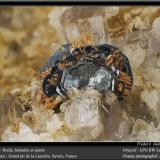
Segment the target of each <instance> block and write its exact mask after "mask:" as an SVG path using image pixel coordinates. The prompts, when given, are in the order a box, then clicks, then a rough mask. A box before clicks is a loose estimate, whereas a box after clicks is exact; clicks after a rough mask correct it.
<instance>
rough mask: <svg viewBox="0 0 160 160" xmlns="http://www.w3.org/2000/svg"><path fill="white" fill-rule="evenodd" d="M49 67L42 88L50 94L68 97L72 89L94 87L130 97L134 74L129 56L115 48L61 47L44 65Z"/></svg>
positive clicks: (102, 46)
mask: <svg viewBox="0 0 160 160" xmlns="http://www.w3.org/2000/svg"><path fill="white" fill-rule="evenodd" d="M49 69H50V72H49V74H47V75H46V76H45V77H44V79H43V91H44V94H45V95H46V96H48V97H51V96H58V95H60V96H67V90H68V89H70V88H73V87H75V88H77V89H81V88H84V87H93V88H95V89H97V90H98V91H100V92H102V91H103V90H107V89H109V90H111V91H112V92H114V93H115V94H116V95H117V96H118V97H123V96H127V95H128V94H129V92H130V91H131V88H132V83H133V76H132V71H131V67H130V64H129V61H128V58H127V57H126V56H125V55H124V54H123V53H122V52H121V51H119V50H118V49H117V48H116V47H114V46H111V45H108V44H102V45H94V46H91V45H87V46H84V47H81V48H76V49H74V50H73V51H71V50H70V44H66V45H64V46H62V47H61V48H60V49H59V50H58V51H57V52H56V53H54V54H53V56H52V57H50V59H49V60H48V62H47V64H46V65H45V66H44V68H43V71H47V70H49Z"/></svg>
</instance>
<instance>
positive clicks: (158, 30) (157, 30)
mask: <svg viewBox="0 0 160 160" xmlns="http://www.w3.org/2000/svg"><path fill="white" fill-rule="evenodd" d="M151 31H152V34H153V35H154V36H155V37H156V38H157V40H159V41H160V17H159V18H156V19H155V21H154V22H153V25H152V30H151Z"/></svg>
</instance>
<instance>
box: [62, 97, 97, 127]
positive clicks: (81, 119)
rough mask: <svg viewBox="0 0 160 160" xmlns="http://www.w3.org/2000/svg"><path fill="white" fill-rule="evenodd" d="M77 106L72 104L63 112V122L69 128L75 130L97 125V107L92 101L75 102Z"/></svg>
mask: <svg viewBox="0 0 160 160" xmlns="http://www.w3.org/2000/svg"><path fill="white" fill-rule="evenodd" d="M76 103H77V104H78V103H80V104H78V105H75V104H72V105H71V106H70V107H68V108H67V109H66V111H65V121H66V124H67V126H68V127H69V128H71V129H73V130H75V129H77V128H81V127H85V126H89V127H92V126H94V125H96V124H97V122H98V121H99V120H98V106H96V104H93V101H91V102H90V101H88V99H85V100H82V101H81V102H78V101H77V102H76Z"/></svg>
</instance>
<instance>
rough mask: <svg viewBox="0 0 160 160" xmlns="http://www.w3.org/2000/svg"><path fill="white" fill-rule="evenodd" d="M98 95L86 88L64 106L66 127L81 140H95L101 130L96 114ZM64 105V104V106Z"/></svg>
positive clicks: (97, 113)
mask: <svg viewBox="0 0 160 160" xmlns="http://www.w3.org/2000/svg"><path fill="white" fill-rule="evenodd" d="M99 100H100V95H99V93H98V91H96V90H94V89H92V88H88V89H87V90H85V91H82V90H81V91H79V92H78V93H77V95H75V97H74V96H73V99H72V97H71V101H70V102H69V103H70V105H69V107H68V106H67V104H66V106H67V107H66V109H64V106H63V107H62V108H63V110H64V111H65V113H64V114H65V115H64V120H65V123H66V126H67V127H68V128H70V129H71V130H73V131H74V132H75V135H77V137H79V138H80V139H83V140H91V139H95V138H96V137H97V136H98V135H99V134H100V133H101V132H102V129H103V126H102V124H101V120H100V115H99V112H98V107H99ZM64 105H65V104H64Z"/></svg>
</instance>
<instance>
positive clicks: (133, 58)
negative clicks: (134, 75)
mask: <svg viewBox="0 0 160 160" xmlns="http://www.w3.org/2000/svg"><path fill="white" fill-rule="evenodd" d="M123 53H124V54H125V55H126V56H127V57H128V59H129V61H130V64H131V67H132V69H134V70H136V69H138V68H139V67H140V66H141V65H142V63H143V62H144V60H145V57H146V50H145V49H143V48H141V47H140V44H139V43H138V44H136V45H126V46H124V47H123Z"/></svg>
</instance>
